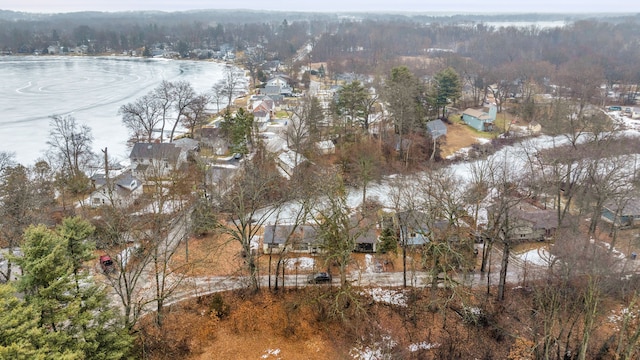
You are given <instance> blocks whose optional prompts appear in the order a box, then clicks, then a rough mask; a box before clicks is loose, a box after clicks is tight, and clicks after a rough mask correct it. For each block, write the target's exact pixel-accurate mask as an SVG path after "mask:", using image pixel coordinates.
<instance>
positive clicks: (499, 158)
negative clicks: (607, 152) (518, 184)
mask: <svg viewBox="0 0 640 360" xmlns="http://www.w3.org/2000/svg"><path fill="white" fill-rule="evenodd" d="M627 121H631V120H630V119H628V120H627ZM620 134H621V135H622V136H631V137H639V136H640V132H638V131H637V130H631V129H627V130H624V131H622V132H621V133H620ZM588 138H589V134H583V135H582V140H587V139H588ZM568 143H569V140H568V138H567V137H566V136H562V135H560V136H548V135H540V136H536V137H532V138H526V139H524V140H522V141H520V142H517V143H515V144H513V145H507V146H504V147H502V148H501V149H500V150H498V151H496V152H495V153H494V154H492V155H490V156H489V157H488V158H487V159H476V160H471V161H460V162H456V163H453V164H451V165H449V166H448V169H449V170H450V171H451V174H452V175H453V176H455V177H456V178H458V179H459V180H460V182H461V186H460V187H459V188H460V189H466V188H467V187H466V186H464V185H465V184H469V183H471V182H472V181H473V179H474V176H473V174H474V169H480V168H482V167H483V166H484V167H486V165H487V164H489V163H492V164H493V166H494V167H498V168H499V167H500V166H506V167H508V170H507V171H508V172H510V173H511V172H517V171H521V169H524V168H526V167H527V166H528V162H529V159H530V158H531V156H533V155H534V154H536V153H537V152H538V151H540V150H543V149H549V148H553V147H557V146H563V145H566V144H568ZM469 149H470V148H466V149H461V151H469ZM415 176H416V177H420V174H416V175H415ZM411 179H412V177H409V178H404V179H403V178H402V177H401V176H399V175H395V176H394V175H391V176H387V177H385V178H383V179H382V180H381V181H380V182H374V183H371V184H370V185H369V186H368V187H367V199H368V200H375V201H377V202H379V203H380V204H381V205H382V206H383V207H385V208H389V209H395V208H397V207H398V206H402V203H401V202H399V201H398V194H399V193H400V192H403V191H404V192H406V191H408V190H407V189H409V190H410V189H411V187H412V186H414V187H417V186H419V185H418V184H414V183H412V180H411ZM414 182H415V181H414ZM415 190H416V191H417V190H418V189H417V188H416V189H415ZM414 192H415V191H414ZM347 204H348V206H349V207H350V208H352V209H355V208H357V207H359V206H360V205H361V204H362V189H359V188H350V189H349V193H348V195H347ZM482 205H484V204H482ZM300 207H301V206H300V203H299V202H296V201H293V202H289V203H287V204H284V205H283V206H282V207H281V208H280V209H279V211H276V212H274V213H273V214H272V215H271V216H270V217H269V218H268V219H267V220H266V224H275V223H276V221H277V222H278V223H279V224H282V223H286V222H287V221H289V222H290V221H291V219H295V218H296V217H295V215H296V214H297V213H298V211H299V209H300ZM258 215H260V214H258ZM311 215H313V214H311ZM483 221H485V222H486V213H485V212H483V213H481V214H480V219H479V222H480V223H482V222H483Z"/></svg>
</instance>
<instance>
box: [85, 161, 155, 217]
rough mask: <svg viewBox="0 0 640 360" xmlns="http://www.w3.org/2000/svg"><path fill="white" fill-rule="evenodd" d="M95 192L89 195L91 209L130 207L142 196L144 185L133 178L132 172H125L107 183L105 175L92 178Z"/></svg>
mask: <svg viewBox="0 0 640 360" xmlns="http://www.w3.org/2000/svg"><path fill="white" fill-rule="evenodd" d="M91 180H92V184H93V186H94V190H93V192H91V195H89V201H90V204H89V205H90V206H91V207H94V208H95V207H99V206H102V205H110V206H115V207H121V208H124V207H128V206H130V205H132V204H133V202H134V201H135V200H136V199H137V198H138V197H139V196H140V195H142V183H141V182H140V180H138V179H137V178H136V177H134V176H133V174H132V171H131V170H129V171H125V172H123V173H122V174H120V175H118V176H117V177H115V178H113V179H110V180H109V181H107V179H106V177H105V176H104V174H100V175H97V176H94V177H92V179H91Z"/></svg>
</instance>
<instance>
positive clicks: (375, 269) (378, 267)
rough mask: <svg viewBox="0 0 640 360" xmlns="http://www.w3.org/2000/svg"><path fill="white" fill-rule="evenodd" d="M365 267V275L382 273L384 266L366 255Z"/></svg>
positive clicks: (369, 255) (371, 256)
mask: <svg viewBox="0 0 640 360" xmlns="http://www.w3.org/2000/svg"><path fill="white" fill-rule="evenodd" d="M364 266H365V268H364V272H365V273H370V274H371V273H379V272H382V264H381V263H380V262H379V261H377V260H376V259H375V258H374V257H373V255H371V254H366V255H365V256H364Z"/></svg>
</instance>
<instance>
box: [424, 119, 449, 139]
mask: <svg viewBox="0 0 640 360" xmlns="http://www.w3.org/2000/svg"><path fill="white" fill-rule="evenodd" d="M427 132H428V133H429V135H431V138H432V139H434V140H436V139H438V138H439V137H441V136H446V135H447V125H446V124H445V123H444V121H442V120H440V119H436V120H431V121H429V122H428V123H427Z"/></svg>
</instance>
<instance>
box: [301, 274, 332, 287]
mask: <svg viewBox="0 0 640 360" xmlns="http://www.w3.org/2000/svg"><path fill="white" fill-rule="evenodd" d="M307 282H308V283H309V284H322V283H331V274H329V273H327V272H318V273H315V274H311V275H309V276H308V277H307Z"/></svg>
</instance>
